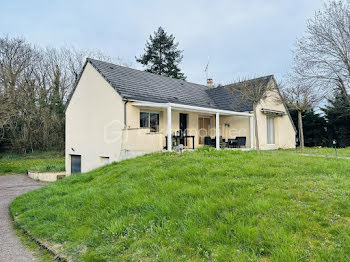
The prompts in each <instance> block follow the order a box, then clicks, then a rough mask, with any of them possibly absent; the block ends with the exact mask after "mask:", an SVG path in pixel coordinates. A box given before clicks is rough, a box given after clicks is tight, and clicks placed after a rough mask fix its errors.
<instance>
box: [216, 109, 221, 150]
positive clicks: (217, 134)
mask: <svg viewBox="0 0 350 262" xmlns="http://www.w3.org/2000/svg"><path fill="white" fill-rule="evenodd" d="M219 117H220V116H219V113H216V149H220V119H219Z"/></svg>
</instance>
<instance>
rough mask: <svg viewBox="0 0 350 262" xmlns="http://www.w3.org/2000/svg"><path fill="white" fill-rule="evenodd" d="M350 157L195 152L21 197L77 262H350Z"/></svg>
mask: <svg viewBox="0 0 350 262" xmlns="http://www.w3.org/2000/svg"><path fill="white" fill-rule="evenodd" d="M349 197H350V161H349V160H344V159H325V158H316V157H305V156H300V155H296V154H294V153H288V152H282V153H280V154H278V153H276V152H263V153H262V154H261V155H257V154H256V152H237V151H229V150H228V151H195V152H185V153H183V154H176V153H162V154H154V155H147V156H143V157H139V158H136V159H130V160H126V161H123V162H120V163H114V164H111V165H109V166H105V167H103V168H100V169H97V170H94V171H92V172H89V173H86V174H77V175H73V176H71V177H68V178H66V179H63V180H61V181H57V182H55V183H52V184H48V185H46V186H44V187H43V188H41V189H39V190H36V191H33V192H29V193H28V194H24V195H22V196H20V197H19V198H17V199H16V200H15V201H14V202H13V203H12V205H11V211H12V213H13V214H14V215H15V216H16V217H17V220H18V222H19V223H20V224H21V226H23V227H25V228H26V229H27V230H28V231H29V232H30V233H31V234H32V235H34V236H36V237H37V238H40V239H42V240H44V241H48V242H49V243H51V245H52V246H55V248H57V249H59V250H60V251H62V250H63V252H64V253H65V254H68V255H69V256H71V257H74V258H75V259H76V260H77V261H349V260H350V255H349V254H350V237H349V236H350V201H349Z"/></svg>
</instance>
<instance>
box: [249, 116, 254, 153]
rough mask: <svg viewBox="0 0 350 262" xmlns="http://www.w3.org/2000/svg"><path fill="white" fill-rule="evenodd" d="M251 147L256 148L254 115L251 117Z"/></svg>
mask: <svg viewBox="0 0 350 262" xmlns="http://www.w3.org/2000/svg"><path fill="white" fill-rule="evenodd" d="M249 133H250V148H251V149H253V148H254V117H253V116H250V117H249Z"/></svg>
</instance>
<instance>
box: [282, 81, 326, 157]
mask: <svg viewBox="0 0 350 262" xmlns="http://www.w3.org/2000/svg"><path fill="white" fill-rule="evenodd" d="M279 87H280V89H281V94H282V95H281V96H280V99H281V102H283V103H285V104H287V105H288V107H289V108H292V109H294V110H296V111H297V112H298V131H299V132H298V133H299V141H300V147H301V150H302V151H304V130H303V118H302V113H303V112H305V111H306V110H310V109H312V108H314V107H315V106H316V105H317V103H318V102H320V101H321V99H322V96H321V95H320V92H318V91H317V90H315V88H313V87H312V86H308V85H305V84H302V83H298V82H297V81H296V79H293V78H290V79H289V81H288V84H287V85H286V86H285V85H283V84H280V85H279Z"/></svg>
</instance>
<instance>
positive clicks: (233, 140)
mask: <svg viewBox="0 0 350 262" xmlns="http://www.w3.org/2000/svg"><path fill="white" fill-rule="evenodd" d="M132 105H133V106H135V107H137V108H139V109H140V112H141V111H142V110H145V109H146V110H147V109H148V110H150V111H159V112H161V114H160V116H159V119H160V120H159V127H158V130H157V132H158V133H159V134H162V135H163V136H162V138H163V141H164V143H163V148H164V149H166V150H168V151H172V150H173V149H174V146H178V145H179V144H182V145H183V146H184V148H185V149H195V148H198V147H201V146H204V145H209V146H214V147H215V148H216V149H220V148H222V147H235V146H237V147H238V146H243V147H244V148H254V139H253V134H254V128H253V127H254V126H253V115H252V114H251V113H248V112H234V111H227V110H219V109H212V108H203V107H196V106H188V105H182V104H174V103H152V102H133V103H132ZM140 114H141V113H140ZM217 138H218V139H217ZM145 142H146V141H145Z"/></svg>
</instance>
